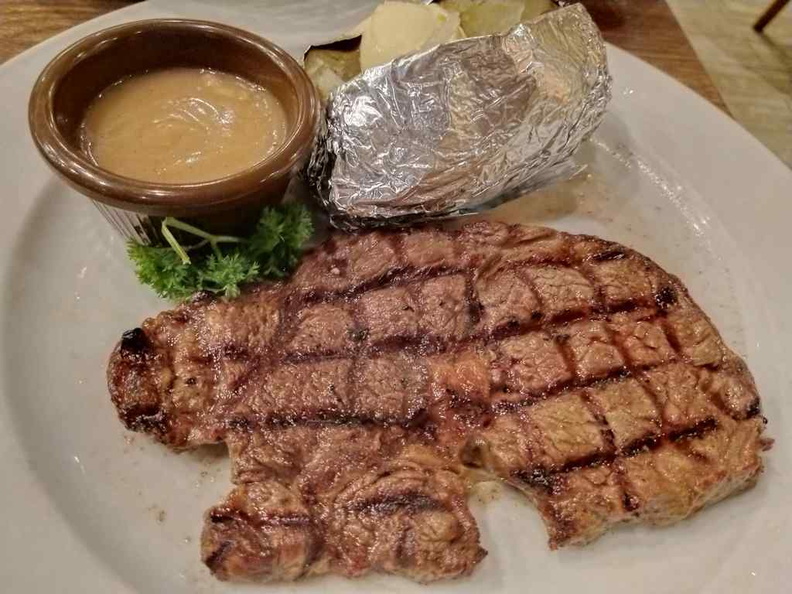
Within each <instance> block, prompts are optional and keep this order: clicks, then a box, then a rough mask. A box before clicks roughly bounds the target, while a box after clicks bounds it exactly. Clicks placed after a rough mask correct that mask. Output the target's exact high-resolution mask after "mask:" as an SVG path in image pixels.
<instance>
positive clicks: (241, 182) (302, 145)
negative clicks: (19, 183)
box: [28, 19, 319, 241]
mask: <svg viewBox="0 0 792 594" xmlns="http://www.w3.org/2000/svg"><path fill="white" fill-rule="evenodd" d="M176 66H182V67H183V66H187V67H200V68H211V69H214V70H219V71H223V72H228V73H231V74H236V75H238V76H241V77H243V78H245V79H247V80H249V81H251V82H255V83H258V84H260V85H262V86H264V87H266V88H268V89H270V90H271V91H272V92H273V93H274V94H275V95H276V96H277V98H278V99H279V100H280V102H281V103H282V104H283V106H284V108H285V110H286V114H287V118H288V124H289V130H290V133H289V134H288V135H287V138H286V141H285V142H284V144H283V145H281V147H280V148H279V149H278V150H276V151H275V152H274V153H273V154H272V155H270V156H269V157H267V158H266V159H265V160H264V161H261V162H260V163H258V164H256V165H254V166H253V167H250V168H249V169H246V170H244V171H241V172H239V173H237V174H234V175H231V176H228V177H225V178H222V179H218V180H213V181H208V182H202V183H196V184H159V183H151V182H144V181H139V180H135V179H130V178H127V177H122V176H119V175H116V174H113V173H110V172H109V171H106V170H104V169H102V168H101V167H98V166H96V165H95V164H94V163H93V162H91V161H90V160H89V159H88V158H86V156H85V155H84V154H83V153H82V151H81V150H80V146H79V127H80V123H81V122H82V119H83V116H84V114H85V110H86V109H87V107H88V106H89V104H90V103H91V101H92V100H93V99H94V98H95V97H96V96H97V95H98V94H99V93H100V92H101V91H102V90H104V89H105V88H107V87H108V86H109V85H111V84H113V83H115V82H117V81H119V80H121V79H123V78H125V77H128V76H132V75H135V74H139V73H142V72H147V71H151V70H157V69H162V68H168V67H176ZM28 117H29V121H30V130H31V133H32V135H33V140H34V141H35V143H36V146H37V147H38V149H39V151H40V152H41V154H42V155H43V156H44V158H45V159H46V160H47V162H48V163H49V164H50V165H51V166H52V168H53V169H54V170H55V171H56V172H57V173H58V174H59V175H61V176H62V177H63V178H64V179H65V180H66V181H67V182H68V183H69V184H71V185H72V186H73V187H74V188H75V189H77V190H78V191H79V192H81V193H83V194H85V195H86V196H88V197H89V198H91V199H92V200H93V201H94V203H95V204H96V206H97V207H98V208H99V210H100V211H102V214H104V216H105V218H106V219H107V220H108V221H109V222H110V223H111V224H112V225H113V226H114V227H116V228H117V229H118V230H119V231H120V232H121V233H122V234H123V235H124V236H126V237H128V238H130V239H136V240H140V241H151V240H154V239H156V238H157V237H158V228H159V224H158V222H159V220H160V219H161V218H162V217H165V216H174V217H179V218H181V219H184V220H188V221H190V222H192V223H194V224H197V225H199V226H201V227H202V228H204V229H206V230H209V231H215V232H223V233H231V232H243V231H244V230H245V229H246V228H248V227H250V226H252V225H254V224H255V222H256V220H257V218H258V214H259V212H260V211H261V208H262V207H263V206H264V205H266V204H274V203H277V202H279V201H280V200H281V198H282V197H283V193H284V191H285V190H286V186H287V185H288V182H289V179H290V177H291V175H292V173H293V172H294V171H295V170H296V168H298V167H299V166H300V165H301V164H302V162H303V161H304V160H305V158H306V157H307V156H308V154H309V152H310V150H311V145H312V142H313V139H314V135H315V132H316V126H317V122H318V118H319V99H318V97H317V94H316V91H315V89H314V86H313V84H312V83H311V81H310V79H309V78H308V76H307V75H306V74H305V71H304V70H303V69H302V67H301V66H300V65H299V64H298V63H297V62H296V61H295V60H294V59H293V58H292V57H291V56H289V55H288V54H287V53H286V52H285V51H284V50H282V49H280V48H279V47H277V46H276V45H274V44H272V43H270V42H269V41H267V40H265V39H262V38H261V37H258V36H256V35H253V34H251V33H248V32H246V31H242V30H241V29H236V28H234V27H229V26H226V25H221V24H218V23H210V22H205V21H190V20H176V19H173V20H170V19H167V20H166V19H162V20H159V19H158V20H150V21H139V22H135V23H129V24H125V25H120V26H118V27H112V28H110V29H105V30H104V31H100V32H98V33H94V34H93V35H89V36H88V37H85V38H84V39H82V40H80V41H78V42H77V43H75V44H74V45H72V46H71V47H69V48H67V49H66V50H65V51H63V52H62V53H61V54H59V55H58V56H57V57H56V58H55V59H54V60H52V62H50V63H49V65H48V66H47V67H46V68H45V69H44V71H43V72H42V73H41V75H40V76H39V78H38V80H37V81H36V84H35V86H34V87H33V91H32V94H31V97H30V106H29V113H28Z"/></svg>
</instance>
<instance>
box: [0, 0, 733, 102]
mask: <svg viewBox="0 0 792 594" xmlns="http://www.w3.org/2000/svg"><path fill="white" fill-rule="evenodd" d="M130 4H133V1H132V0H0V63H2V62H4V61H5V60H8V59H9V58H11V57H12V56H15V55H16V54H18V53H20V52H22V51H23V50H25V49H27V48H29V47H31V46H33V45H35V44H36V43H39V42H40V41H43V40H45V39H47V38H48V37H51V36H53V35H55V34H56V33H60V32H61V31H64V30H66V29H68V28H69V27H73V26H74V25H77V24H79V23H82V22H84V21H87V20H88V19H91V18H94V17H97V16H99V15H102V14H105V13H107V12H110V11H111V10H116V9H118V8H122V7H124V6H129V5H130ZM583 4H585V5H586V7H587V8H588V9H589V11H590V12H591V14H592V16H593V17H594V20H595V21H597V24H598V25H599V26H600V28H601V29H602V33H603V35H604V36H605V39H607V40H608V41H609V42H611V43H613V44H614V45H616V46H618V47H620V48H622V49H625V50H627V51H628V52H630V53H632V54H634V55H636V56H638V57H639V58H642V59H643V60H646V61H647V62H649V63H650V64H653V65H654V66H656V67H658V68H659V69H661V70H663V71H664V72H666V73H668V74H670V75H671V76H673V77H674V78H676V79H677V80H679V81H680V82H682V83H683V84H685V85H687V86H688V87H690V88H691V89H693V90H694V91H696V92H697V93H699V94H700V95H702V96H703V97H705V98H706V99H708V100H709V101H711V102H712V103H714V104H715V105H717V106H718V107H720V108H721V109H723V110H724V111H725V110H726V108H725V106H724V103H723V100H722V99H721V96H720V94H719V93H718V90H717V89H716V88H715V85H713V83H712V80H711V79H710V77H709V75H708V74H707V73H706V71H705V70H704V67H703V66H702V65H701V62H700V61H699V59H698V57H697V56H696V53H695V52H694V51H693V48H692V47H691V46H690V43H689V42H688V40H687V38H686V37H685V34H684V32H683V31H682V29H681V28H680V26H679V23H677V21H676V19H675V18H674V15H673V13H672V12H671V10H670V9H669V7H668V5H667V4H666V3H665V1H664V0H584V2H583Z"/></svg>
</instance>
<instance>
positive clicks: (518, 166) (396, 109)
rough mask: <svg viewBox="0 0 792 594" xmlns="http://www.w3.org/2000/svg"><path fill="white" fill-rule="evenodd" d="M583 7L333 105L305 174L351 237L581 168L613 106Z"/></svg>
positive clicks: (403, 72) (419, 60)
mask: <svg viewBox="0 0 792 594" xmlns="http://www.w3.org/2000/svg"><path fill="white" fill-rule="evenodd" d="M610 87H611V78H610V75H609V74H608V66H607V60H606V55H605V46H604V44H603V41H602V37H601V35H600V33H599V30H598V29H597V26H596V25H595V24H594V22H593V21H592V20H591V17H590V16H589V14H588V12H587V11H586V9H585V8H583V6H582V5H580V4H576V5H573V6H570V7H566V8H561V9H558V10H555V11H553V12H550V13H547V14H545V15H543V16H541V17H539V18H538V19H536V20H534V21H532V22H530V23H525V24H522V25H518V26H517V27H515V28H514V29H512V30H511V31H510V32H509V33H507V34H504V35H491V36H485V37H475V38H471V39H463V40H461V41H455V42H452V43H448V44H445V45H441V46H439V47H436V48H434V49H431V50H428V51H425V52H422V53H420V54H414V55H411V56H407V57H405V58H401V59H398V60H395V61H393V62H390V63H388V64H385V65H383V66H379V67H377V68H372V69H369V70H367V71H365V72H364V73H363V74H361V75H359V76H358V77H356V78H354V79H352V80H351V81H349V82H347V83H345V84H344V85H342V86H341V87H339V88H338V89H336V91H334V92H333V94H332V95H331V96H330V98H329V100H328V103H327V106H326V117H325V119H324V122H323V124H322V126H321V130H320V132H319V136H318V140H317V143H316V146H315V148H314V152H313V154H312V156H311V159H310V162H309V164H308V166H307V168H306V176H307V180H308V183H309V185H310V187H311V189H312V191H313V192H314V193H315V194H316V195H317V197H318V199H319V201H320V202H321V203H322V204H323V205H324V206H325V207H326V208H327V210H328V212H329V214H330V218H331V221H332V222H333V223H334V224H335V225H337V226H341V227H346V228H355V227H361V226H366V225H376V224H388V223H402V222H410V221H415V220H422V219H428V218H438V217H446V216H454V215H459V214H464V213H469V212H475V211H479V210H483V209H484V208H487V207H489V206H492V205H494V204H498V203H500V202H503V201H505V200H508V199H510V198H513V197H516V196H518V195H521V194H523V193H525V192H529V191H532V190H536V189H538V188H540V187H543V186H545V185H548V184H549V183H552V182H554V181H556V180H558V179H561V178H564V177H568V176H570V175H571V174H572V173H573V172H574V171H576V170H577V167H575V165H574V163H573V161H572V155H573V153H574V152H575V150H576V149H577V148H578V146H579V145H580V143H581V142H582V141H583V140H585V139H586V138H587V137H588V136H589V135H590V134H591V133H592V132H593V131H594V130H595V129H596V128H597V126H598V125H599V123H600V121H601V120H602V117H603V115H604V112H605V108H606V106H607V104H608V101H609V100H610Z"/></svg>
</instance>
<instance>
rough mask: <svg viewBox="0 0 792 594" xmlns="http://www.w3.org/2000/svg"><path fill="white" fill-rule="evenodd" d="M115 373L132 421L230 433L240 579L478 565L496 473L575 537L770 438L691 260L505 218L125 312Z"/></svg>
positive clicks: (187, 442) (555, 529)
mask: <svg viewBox="0 0 792 594" xmlns="http://www.w3.org/2000/svg"><path fill="white" fill-rule="evenodd" d="M108 383H109V387H110V393H111V396H112V399H113V402H114V403H115V405H116V407H117V408H118V411H119V415H120V418H121V420H122V421H123V422H124V424H125V425H126V426H127V427H128V428H130V429H132V430H135V431H143V432H146V433H149V434H151V435H152V436H154V437H155V438H156V439H158V440H159V441H161V442H163V443H165V444H167V445H169V446H170V447H173V448H175V449H181V448H190V447H195V446H198V445H201V444H207V443H217V442H223V441H224V442H226V443H227V444H228V447H229V452H230V454H231V457H232V461H233V469H234V470H233V477H232V478H233V482H234V484H235V486H234V489H233V490H232V492H231V493H230V494H229V496H228V497H227V498H226V500H225V501H223V502H221V503H220V504H219V505H217V506H215V507H214V508H212V509H211V510H209V511H208V512H207V514H206V523H205V528H204V533H203V541H202V556H203V559H204V562H205V563H206V564H207V565H208V566H209V568H210V569H211V570H212V571H213V572H214V573H215V575H217V576H218V577H219V578H221V579H269V580H293V579H297V578H300V577H303V576H306V575H311V574H320V573H328V572H331V573H338V574H342V575H345V576H350V577H353V576H360V575H363V574H366V573H368V572H372V571H377V572H387V573H395V574H400V575H404V576H407V577H409V578H412V579H415V580H419V581H431V580H435V579H440V578H449V577H456V576H460V575H465V574H467V573H469V572H470V571H472V570H473V568H474V567H475V565H476V564H477V563H478V562H479V561H480V560H481V559H482V558H483V557H484V556H485V554H486V553H485V551H484V550H483V549H482V548H481V546H480V545H479V534H478V529H477V527H476V524H475V521H474V520H473V518H472V516H471V514H470V512H469V510H468V508H467V505H466V501H465V499H466V490H467V486H468V484H469V481H470V480H471V477H473V476H475V477H481V476H487V475H489V476H495V477H498V478H500V479H502V480H504V481H506V482H508V483H509V484H511V485H513V486H515V487H516V488H517V489H519V490H520V491H521V492H523V493H525V495H526V496H528V497H529V498H530V499H531V500H532V501H533V502H534V503H535V504H536V507H537V509H538V510H539V512H540V514H541V515H542V518H543V520H544V522H545V524H546V525H547V530H548V533H549V537H550V546H551V547H553V548H555V547H560V546H564V545H569V544H583V543H587V542H589V541H591V540H593V539H595V538H597V537H598V536H600V535H601V534H602V533H603V532H605V531H606V530H608V529H609V528H611V527H612V526H614V525H616V524H619V523H622V522H628V521H643V522H647V523H650V524H667V523H670V522H674V521H677V520H680V519H683V518H685V517H687V516H689V515H690V514H691V513H694V512H695V511H697V510H698V509H700V508H701V507H703V506H705V505H707V504H709V503H712V502H715V501H718V500H720V499H722V498H724V497H726V496H727V495H729V494H731V493H734V492H737V491H739V490H742V489H745V488H747V487H750V486H751V485H753V484H754V483H755V481H756V479H757V477H758V475H759V474H760V472H761V470H762V460H761V455H760V454H761V451H762V450H763V449H766V447H767V446H768V444H769V442H768V441H767V440H766V439H764V438H763V437H762V431H763V427H764V419H763V418H762V417H761V415H760V408H759V396H758V394H757V391H756V387H755V385H754V382H753V379H752V378H751V375H750V373H749V372H748V370H747V368H746V366H745V364H744V363H743V361H742V360H740V359H739V358H738V357H737V356H736V355H735V354H734V353H732V352H731V351H730V350H729V349H728V348H727V347H726V345H724V343H723V340H722V339H721V337H720V335H719V334H718V332H717V330H716V329H715V328H714V327H713V325H712V324H711V322H710V320H709V319H708V318H707V317H706V315H704V313H703V312H702V311H701V310H700V309H699V308H698V307H697V306H696V305H695V303H693V301H692V300H691V298H690V296H689V295H688V293H687V291H686V290H685V288H684V286H683V285H682V284H681V282H680V281H679V280H678V279H677V278H675V277H673V276H671V275H669V274H667V273H666V272H664V271H663V270H661V269H660V268H659V267H658V266H657V265H655V264H654V263H652V262H651V261H650V260H648V259H647V258H645V257H644V256H641V255H640V254H637V253H636V252H634V251H632V250H630V249H628V248H625V247H623V246H620V245H618V244H614V243H610V242H606V241H603V240H600V239H597V238H594V237H588V236H574V235H569V234H565V233H559V232H555V231H553V230H550V229H544V228H536V227H524V226H518V225H511V226H510V225H503V224H497V223H473V224H470V225H467V226H465V227H463V228H462V229H460V230H457V231H446V230H442V229H437V228H424V229H418V230H411V231H405V232H381V231H374V232H368V233H361V234H357V235H336V236H333V237H331V238H330V239H329V240H328V241H327V242H326V243H325V244H323V245H322V246H321V247H319V248H318V249H316V250H315V251H313V252H312V253H310V254H307V255H306V257H305V258H304V260H303V262H302V264H301V266H300V267H299V269H298V270H297V271H296V273H295V275H294V276H293V278H292V279H291V280H290V281H289V282H287V283H283V284H278V285H270V286H263V285H262V286H256V287H252V288H250V289H248V290H247V291H246V292H245V293H244V294H243V295H242V296H240V297H239V298H237V299H234V300H232V301H223V300H220V299H213V298H209V297H206V296H203V297H199V298H196V299H195V300H193V301H192V302H190V303H188V304H185V305H182V306H180V307H178V308H176V309H174V310H172V311H167V312H164V313H162V314H160V315H159V316H157V317H156V318H153V319H149V320H146V321H145V322H144V323H143V325H142V326H141V327H140V328H136V329H134V330H131V331H130V332H127V333H125V334H124V336H123V338H122V340H121V341H120V343H119V345H118V346H117V348H116V349H115V351H114V353H113V355H112V357H111V360H110V364H109V369H108ZM471 469H476V472H471Z"/></svg>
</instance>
